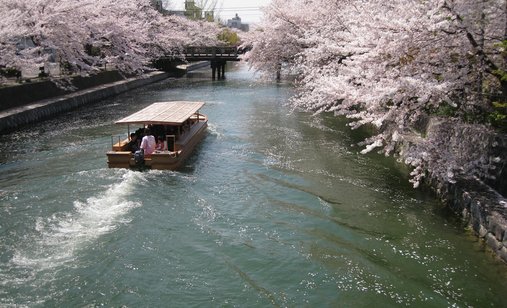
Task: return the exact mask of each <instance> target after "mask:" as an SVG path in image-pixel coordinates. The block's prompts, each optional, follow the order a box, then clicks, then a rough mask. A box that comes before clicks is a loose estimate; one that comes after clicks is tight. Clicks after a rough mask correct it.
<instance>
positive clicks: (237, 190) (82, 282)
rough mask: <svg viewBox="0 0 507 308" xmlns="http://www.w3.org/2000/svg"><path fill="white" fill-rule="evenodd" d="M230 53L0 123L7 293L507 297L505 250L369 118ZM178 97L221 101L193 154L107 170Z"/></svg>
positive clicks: (160, 300) (461, 303) (492, 300)
mask: <svg viewBox="0 0 507 308" xmlns="http://www.w3.org/2000/svg"><path fill="white" fill-rule="evenodd" d="M230 69H231V71H229V72H227V74H226V76H227V80H225V81H215V82H213V81H211V80H209V79H207V78H201V79H200V78H192V79H191V80H166V81H163V82H160V83H157V84H154V85H151V86H149V87H146V88H143V89H138V90H135V91H131V92H128V93H125V94H122V95H120V96H118V97H115V98H111V99H108V100H105V101H103V102H101V103H100V104H97V105H94V106H91V107H86V108H81V109H79V110H77V111H73V112H70V113H67V114H63V115H61V116H58V117H56V118H55V119H52V120H48V121H45V122H43V123H40V124H37V125H33V126H31V127H29V128H25V129H22V130H21V131H19V132H15V133H12V134H9V135H3V136H0V169H1V173H0V248H1V249H0V305H1V306H9V305H12V306H14V305H20V306H49V307H51V306H55V307H57V306H58V307H62V306H66V307H68V306H87V305H91V306H95V305H105V306H108V307H109V306H122V305H125V306H129V307H132V306H143V307H145V306H174V307H180V306H262V307H263V306H291V307H292V306H338V307H341V306H346V307H356V306H360V307H361V306H369V305H371V304H372V303H374V304H376V305H378V306H407V305H409V306H416V307H427V306H432V307H446V306H456V307H465V306H474V307H483V306H501V305H502V304H503V302H502V298H500V297H499V296H498V295H499V294H503V292H504V291H505V290H506V289H507V282H506V279H505V278H506V273H507V271H506V269H505V266H504V265H503V264H501V263H500V262H498V261H497V260H495V259H494V258H493V257H491V256H490V255H489V254H488V253H485V252H484V248H483V245H482V244H480V243H479V242H477V241H476V239H475V237H473V236H471V235H469V234H468V233H467V232H466V231H465V230H464V229H463V227H462V225H461V224H460V223H459V222H455V219H454V218H453V217H448V216H447V215H446V214H444V213H443V211H442V205H441V204H440V203H439V202H438V201H437V200H435V199H434V198H433V196H432V195H431V194H427V193H425V192H423V191H420V190H413V189H411V187H410V185H409V184H408V182H407V171H406V169H405V168H404V167H403V166H400V165H398V164H397V163H396V162H395V161H394V160H392V159H390V158H385V157H381V156H378V155H375V154H370V155H360V154H358V151H359V149H358V148H357V147H354V146H353V144H355V143H357V141H359V140H360V138H361V137H362V136H364V134H365V132H361V131H358V132H350V131H348V129H347V128H346V127H345V123H344V121H343V120H342V119H337V118H335V117H334V116H332V115H322V116H317V117H313V116H311V115H308V114H305V113H298V112H295V111H291V110H290V108H288V107H286V106H285V103H286V102H287V100H288V98H289V97H290V95H291V93H292V90H291V87H290V85H288V84H270V83H266V82H257V81H256V80H255V78H254V77H253V76H252V74H251V73H250V72H248V71H247V70H246V69H245V67H244V66H243V65H241V64H240V65H236V66H234V67H231V68H230ZM194 77H196V76H194ZM164 100H199V101H206V102H207V105H206V106H205V108H203V110H202V111H203V112H204V113H206V114H208V116H209V119H210V123H209V129H208V134H207V136H206V137H205V139H204V141H203V143H202V144H201V145H199V147H198V148H197V149H196V153H195V154H194V155H193V156H192V157H191V158H190V159H189V160H188V161H187V163H186V165H185V166H184V167H183V168H182V170H179V171H177V172H170V171H146V172H135V171H128V170H114V169H107V165H106V157H105V155H104V153H105V151H107V149H108V148H109V146H110V144H111V141H110V140H111V139H110V136H111V135H117V134H121V133H124V128H123V127H117V126H115V125H114V124H113V123H114V121H115V120H117V119H119V118H122V117H124V116H125V115H127V114H129V113H132V112H134V111H137V110H139V109H141V108H143V107H144V106H146V105H148V104H150V103H152V102H154V101H164Z"/></svg>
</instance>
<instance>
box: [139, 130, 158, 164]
mask: <svg viewBox="0 0 507 308" xmlns="http://www.w3.org/2000/svg"><path fill="white" fill-rule="evenodd" d="M144 134H145V136H144V137H143V140H141V149H142V150H143V151H144V156H145V157H147V156H150V155H151V154H152V153H153V152H154V151H155V147H156V146H157V142H156V141H155V137H153V135H152V134H151V131H150V129H149V128H146V129H145V130H144Z"/></svg>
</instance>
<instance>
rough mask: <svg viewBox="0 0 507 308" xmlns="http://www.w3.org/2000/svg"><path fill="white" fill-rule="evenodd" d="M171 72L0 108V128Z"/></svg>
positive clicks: (165, 75)
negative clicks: (18, 105) (19, 105)
mask: <svg viewBox="0 0 507 308" xmlns="http://www.w3.org/2000/svg"><path fill="white" fill-rule="evenodd" d="M169 75H170V74H169V73H164V72H153V73H150V74H146V75H144V76H142V77H136V78H130V79H126V80H121V81H117V82H114V83H109V84H105V85H101V86H97V87H93V88H90V89H87V90H83V91H79V92H74V93H71V94H66V95H63V96H59V97H56V98H52V99H46V100H42V101H39V102H36V103H33V104H29V105H25V106H21V107H18V108H13V109H9V110H5V111H2V112H0V132H5V131H9V130H13V129H15V128H17V127H20V126H23V125H26V124H29V123H33V122H36V121H39V120H42V119H45V118H48V117H50V116H53V115H55V114H57V113H60V112H64V111H68V110H71V109H73V108H76V107H78V106H81V105H86V104H90V103H94V102H97V101H100V100H102V99H104V98H107V97H110V96H113V95H117V94H120V93H122V92H125V91H128V90H131V89H135V88H138V87H141V86H144V85H146V84H149V83H153V82H157V81H160V80H162V79H165V78H168V77H169Z"/></svg>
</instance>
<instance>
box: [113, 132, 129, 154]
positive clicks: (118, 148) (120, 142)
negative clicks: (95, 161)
mask: <svg viewBox="0 0 507 308" xmlns="http://www.w3.org/2000/svg"><path fill="white" fill-rule="evenodd" d="M116 138H118V139H116ZM116 140H118V142H117V143H115V141H116ZM125 144H127V142H126V141H125V137H123V136H122V135H117V136H115V135H112V136H111V150H113V151H121V150H122V148H123V147H124V146H125Z"/></svg>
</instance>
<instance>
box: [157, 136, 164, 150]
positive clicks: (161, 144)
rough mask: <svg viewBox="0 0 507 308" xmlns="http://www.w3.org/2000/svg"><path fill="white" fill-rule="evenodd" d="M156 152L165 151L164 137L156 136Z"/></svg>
mask: <svg viewBox="0 0 507 308" xmlns="http://www.w3.org/2000/svg"><path fill="white" fill-rule="evenodd" d="M155 149H156V150H157V151H167V144H166V142H165V140H164V136H158V138H157V146H156V147H155Z"/></svg>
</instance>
